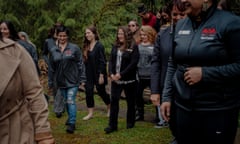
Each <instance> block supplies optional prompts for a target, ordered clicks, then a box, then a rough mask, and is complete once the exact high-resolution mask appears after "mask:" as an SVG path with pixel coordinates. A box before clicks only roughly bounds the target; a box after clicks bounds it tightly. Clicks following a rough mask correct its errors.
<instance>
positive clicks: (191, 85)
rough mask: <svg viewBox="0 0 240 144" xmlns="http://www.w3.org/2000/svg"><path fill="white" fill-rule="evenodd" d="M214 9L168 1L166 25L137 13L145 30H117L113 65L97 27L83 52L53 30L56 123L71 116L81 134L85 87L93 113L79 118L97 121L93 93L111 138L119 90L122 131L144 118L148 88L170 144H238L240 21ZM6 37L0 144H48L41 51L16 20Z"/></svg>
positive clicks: (59, 27)
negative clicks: (100, 102) (122, 101)
mask: <svg viewBox="0 0 240 144" xmlns="http://www.w3.org/2000/svg"><path fill="white" fill-rule="evenodd" d="M217 7H218V1H217V0H172V1H170V3H169V4H168V5H166V8H164V9H162V11H161V12H162V13H161V14H163V15H164V16H162V17H160V16H161V14H160V16H158V17H156V16H155V15H153V14H152V13H150V12H149V11H147V10H146V9H145V8H144V7H143V6H141V7H139V9H138V12H139V16H140V17H141V18H142V24H138V22H137V21H136V20H131V21H129V23H128V26H119V27H118V28H117V30H116V39H115V41H114V42H113V45H112V49H111V53H110V58H109V60H108V62H109V63H108V65H107V59H106V55H105V49H104V46H103V44H102V43H101V42H100V39H99V34H98V32H97V29H96V27H95V26H89V27H87V28H86V29H85V37H84V41H83V46H82V49H81V48H80V47H79V46H78V45H77V44H75V43H72V42H70V39H69V35H70V30H69V29H68V28H67V27H66V26H64V25H63V24H61V23H56V24H55V25H54V27H53V28H52V29H51V31H50V33H49V38H48V39H46V40H45V42H44V47H43V58H44V60H45V61H46V63H47V64H48V87H49V88H51V89H53V95H54V112H55V114H56V116H57V117H58V118H60V117H61V116H62V114H63V113H64V112H65V111H66V113H67V115H68V118H67V121H66V123H65V125H66V126H67V128H66V132H67V133H74V131H75V129H76V121H77V119H76V114H77V106H76V95H77V92H78V90H79V87H80V86H83V87H84V88H85V95H86V105H87V108H88V115H86V116H85V117H83V120H89V119H91V118H93V117H94V106H95V103H94V88H96V90H97V92H98V95H99V96H100V97H101V98H102V100H103V102H104V104H105V105H106V111H107V114H106V116H108V117H109V120H108V125H107V126H106V128H105V129H104V131H105V133H106V134H109V133H112V132H115V131H117V130H118V114H119V109H120V107H119V101H120V97H121V94H122V92H123V91H124V94H125V97H126V102H127V114H126V128H127V129H131V128H134V126H135V123H136V121H138V120H144V101H143V91H144V89H145V88H146V87H149V88H150V92H151V96H150V99H151V101H152V103H153V104H154V106H156V118H157V119H158V121H157V126H159V127H164V126H168V125H169V127H170V130H171V132H172V135H173V137H174V141H173V142H172V144H203V143H204V144H233V143H234V138H235V135H236V131H237V125H238V115H239V106H240V97H239V95H240V93H239V88H240V85H239V84H238V82H239V80H240V50H239V49H240V44H239V42H238V40H239V39H240V18H239V17H238V16H236V15H235V14H233V13H230V12H227V11H225V10H220V9H219V8H217ZM166 15H168V16H166ZM158 24H161V25H158ZM0 29H1V35H0V38H1V41H0V55H1V56H0V59H1V63H2V67H4V68H2V69H1V71H0V74H1V75H0V80H1V81H2V84H1V86H2V87H1V90H0V98H1V102H4V103H2V104H1V111H0V112H1V113H2V115H1V117H0V124H1V126H3V128H2V129H3V130H2V131H1V132H0V136H1V139H2V140H1V141H4V142H6V143H18V142H20V143H34V142H33V141H36V142H38V143H39V144H40V143H48V144H52V143H54V138H53V136H52V134H51V130H50V125H49V122H48V121H47V116H48V108H47V101H46V100H45V99H44V94H43V92H42V87H41V85H40V82H39V79H38V76H39V75H40V74H41V73H40V72H39V73H38V72H37V70H38V65H37V59H36V57H37V53H36V47H35V45H34V44H32V43H31V41H29V39H28V36H27V34H26V33H24V32H19V33H17V32H16V30H15V29H14V27H13V25H12V23H11V22H9V21H2V22H1V23H0ZM24 48H25V50H24ZM30 56H31V57H30ZM31 59H32V60H31ZM7 63H10V64H11V68H10V67H7V65H8V64H7ZM107 66H108V67H107ZM108 78H109V79H110V93H108V92H107V91H106V85H107V84H108ZM16 84H17V85H18V86H17V87H16V86H15V85H16ZM11 102H12V103H11ZM160 113H161V114H160ZM136 114H137V115H136ZM23 123H24V124H23ZM26 124H28V125H26ZM23 125H24V127H22V126H23ZM16 127H17V128H19V132H18V133H17V132H15V128H16ZM20 131H21V132H20ZM6 133H7V134H6ZM25 133H27V135H28V137H26V134H25ZM23 135H24V136H23ZM12 137H15V138H14V139H12Z"/></svg>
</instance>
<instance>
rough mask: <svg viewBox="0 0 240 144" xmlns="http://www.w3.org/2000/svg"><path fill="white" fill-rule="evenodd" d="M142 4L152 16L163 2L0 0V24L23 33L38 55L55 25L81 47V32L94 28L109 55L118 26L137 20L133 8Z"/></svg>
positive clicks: (151, 0) (136, 0) (82, 35)
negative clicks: (63, 27)
mask: <svg viewBox="0 0 240 144" xmlns="http://www.w3.org/2000/svg"><path fill="white" fill-rule="evenodd" d="M141 3H144V4H145V5H146V6H147V7H148V9H150V10H151V11H153V12H156V11H157V10H158V9H159V8H160V6H161V5H162V4H163V3H164V0H10V1H6V0H0V7H1V9H0V20H10V21H12V22H13V23H14V25H15V27H16V29H17V30H18V31H25V32H27V33H28V34H29V36H30V39H31V40H32V42H33V43H35V44H36V45H37V48H38V52H39V53H41V49H42V46H43V42H44V40H45V39H46V38H47V34H48V31H49V29H50V28H51V27H52V26H53V24H54V23H55V22H62V23H63V24H65V25H66V26H68V27H69V28H70V30H71V33H70V36H71V41H72V42H75V43H77V44H78V45H79V46H80V47H82V42H83V38H84V30H85V28H86V27H87V26H89V25H96V27H97V28H98V32H99V34H100V40H101V42H102V43H103V45H104V46H105V48H106V53H107V54H109V52H110V49H111V44H112V43H113V41H114V39H115V33H116V32H115V31H116V29H117V27H118V26H120V25H126V24H127V23H128V21H129V20H131V19H137V20H138V21H139V23H140V18H139V17H138V16H137V7H138V6H139V4H141Z"/></svg>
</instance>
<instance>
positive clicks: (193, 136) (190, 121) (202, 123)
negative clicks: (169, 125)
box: [175, 107, 239, 144]
mask: <svg viewBox="0 0 240 144" xmlns="http://www.w3.org/2000/svg"><path fill="white" fill-rule="evenodd" d="M238 113H239V110H238V109H231V110H221V111H191V112H189V111H185V110H183V109H181V108H179V107H178V108H177V109H176V121H175V122H176V138H177V141H178V144H233V142H234V138H235V135H236V130H237V126H238Z"/></svg>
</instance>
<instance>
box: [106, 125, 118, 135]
mask: <svg viewBox="0 0 240 144" xmlns="http://www.w3.org/2000/svg"><path fill="white" fill-rule="evenodd" d="M104 131H105V132H106V134H109V133H112V132H114V131H117V128H113V127H111V126H108V127H106V128H105V129H104Z"/></svg>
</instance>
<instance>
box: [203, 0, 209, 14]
mask: <svg viewBox="0 0 240 144" xmlns="http://www.w3.org/2000/svg"><path fill="white" fill-rule="evenodd" d="M207 9H208V2H207V1H204V3H203V7H202V11H204V12H206V11H207Z"/></svg>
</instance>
